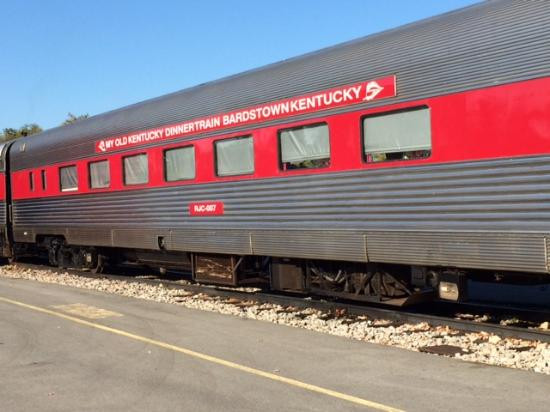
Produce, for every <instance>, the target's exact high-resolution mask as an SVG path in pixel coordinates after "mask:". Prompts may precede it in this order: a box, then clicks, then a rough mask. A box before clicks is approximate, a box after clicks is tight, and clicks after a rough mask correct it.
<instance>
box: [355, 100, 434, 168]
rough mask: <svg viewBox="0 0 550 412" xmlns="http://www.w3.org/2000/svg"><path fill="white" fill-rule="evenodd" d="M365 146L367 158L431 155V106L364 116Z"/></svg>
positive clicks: (369, 159)
mask: <svg viewBox="0 0 550 412" xmlns="http://www.w3.org/2000/svg"><path fill="white" fill-rule="evenodd" d="M363 147H364V153H365V160H366V161H367V162H385V161H390V160H412V159H422V158H425V157H428V156H430V154H431V149H432V137H431V128H430V109H428V108H427V107H420V108H416V109H413V110H406V111H399V112H393V113H382V114H376V115H372V116H367V117H365V118H363Z"/></svg>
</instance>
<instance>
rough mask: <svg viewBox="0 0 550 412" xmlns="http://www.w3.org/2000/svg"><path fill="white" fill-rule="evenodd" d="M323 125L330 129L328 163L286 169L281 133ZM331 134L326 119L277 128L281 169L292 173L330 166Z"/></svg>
mask: <svg viewBox="0 0 550 412" xmlns="http://www.w3.org/2000/svg"><path fill="white" fill-rule="evenodd" d="M321 125H324V126H326V127H327V130H328V154H329V157H328V164H327V165H324V166H316V167H299V168H296V169H285V168H284V164H285V162H283V145H282V139H281V133H282V132H284V131H286V130H294V129H305V128H307V127H314V126H321ZM330 136H331V132H330V125H329V124H328V122H327V121H324V120H320V121H316V122H314V123H304V124H299V125H296V126H287V127H282V128H280V129H277V151H278V163H279V170H280V171H281V172H284V173H292V172H296V171H300V170H318V169H327V168H329V167H330V166H331V165H332V145H331V142H330V140H331V139H330ZM286 163H289V162H286Z"/></svg>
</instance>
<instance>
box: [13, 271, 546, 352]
mask: <svg viewBox="0 0 550 412" xmlns="http://www.w3.org/2000/svg"><path fill="white" fill-rule="evenodd" d="M16 266H18V267H20V268H22V269H38V270H44V269H47V270H50V271H52V272H58V273H67V272H68V273H69V274H72V275H76V276H79V277H83V278H90V279H111V280H119V281H121V280H123V281H126V282H130V283H142V284H148V285H152V286H159V285H160V284H162V285H163V287H164V288H167V289H184V290H185V291H187V292H191V293H194V294H203V295H208V296H212V297H219V298H226V299H231V301H232V302H233V303H234V302H239V301H241V302H255V303H259V304H262V303H271V304H278V305H281V306H283V307H293V308H296V309H308V308H311V309H316V310H320V311H322V312H328V313H335V314H345V315H346V316H350V317H357V316H367V317H368V318H370V319H380V320H387V321H391V322H392V323H395V324H403V323H412V324H415V323H422V322H425V323H427V324H429V325H431V326H448V327H451V328H453V329H456V330H458V331H462V332H487V333H491V334H494V335H497V336H499V337H502V338H506V337H514V338H518V339H526V340H533V341H540V342H548V343H550V331H544V330H540V329H534V328H528V327H517V326H507V325H501V324H498V323H491V322H485V321H475V320H468V319H457V318H455V317H454V315H453V313H455V312H456V311H460V312H462V313H463V314H464V313H466V314H468V313H474V314H480V313H487V312H489V313H492V314H493V315H494V314H495V313H497V312H502V313H507V314H509V315H510V316H514V317H518V318H521V317H523V318H524V320H523V321H522V323H524V324H528V323H530V322H532V320H533V319H537V322H540V321H541V320H550V312H548V311H540V310H535V309H532V308H527V309H526V308H519V307H508V306H506V307H504V306H489V305H485V304H466V305H457V304H445V303H435V304H433V305H430V306H428V305H423V306H419V307H412V308H383V307H377V306H373V305H368V306H367V305H365V304H361V305H359V304H356V303H349V302H345V301H338V300H335V301H327V300H325V299H320V298H316V297H307V298H306V297H304V296H296V295H290V294H281V293H273V292H266V291H264V290H261V289H258V290H254V291H250V289H252V288H231V287H226V286H212V285H202V284H197V283H192V282H190V281H185V280H184V279H183V276H182V275H180V274H174V273H169V274H167V275H161V276H158V275H155V276H151V275H144V274H145V273H146V271H145V269H141V268H136V267H130V268H128V267H121V268H117V269H116V270H117V271H119V272H121V273H116V272H115V273H107V274H105V273H104V274H94V273H91V272H87V271H82V270H74V269H57V268H52V267H50V266H45V265H41V264H37V263H24V262H17V263H16ZM124 271H125V272H126V274H122V272H124ZM128 272H130V273H131V275H128ZM245 289H248V290H245ZM430 308H431V309H430ZM428 311H430V312H432V313H428ZM434 312H435V313H434ZM442 313H445V314H444V315H442ZM502 313H501V315H502ZM497 317H498V316H497ZM526 319H529V320H526Z"/></svg>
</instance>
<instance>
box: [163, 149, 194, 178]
mask: <svg viewBox="0 0 550 412" xmlns="http://www.w3.org/2000/svg"><path fill="white" fill-rule="evenodd" d="M164 178H165V179H166V181H167V182H175V181H177V180H188V179H194V178H195V148H194V147H193V146H186V147H178V148H176V149H168V150H165V151H164Z"/></svg>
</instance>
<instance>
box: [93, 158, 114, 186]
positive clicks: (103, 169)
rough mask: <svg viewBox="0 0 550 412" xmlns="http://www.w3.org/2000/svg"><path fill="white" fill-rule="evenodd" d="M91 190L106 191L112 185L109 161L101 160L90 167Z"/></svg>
mask: <svg viewBox="0 0 550 412" xmlns="http://www.w3.org/2000/svg"><path fill="white" fill-rule="evenodd" d="M88 171H89V174H90V188H91V189H105V188H107V187H109V186H110V185H111V172H110V170H109V161H108V160H101V161H99V162H92V163H90V164H89V165H88Z"/></svg>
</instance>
